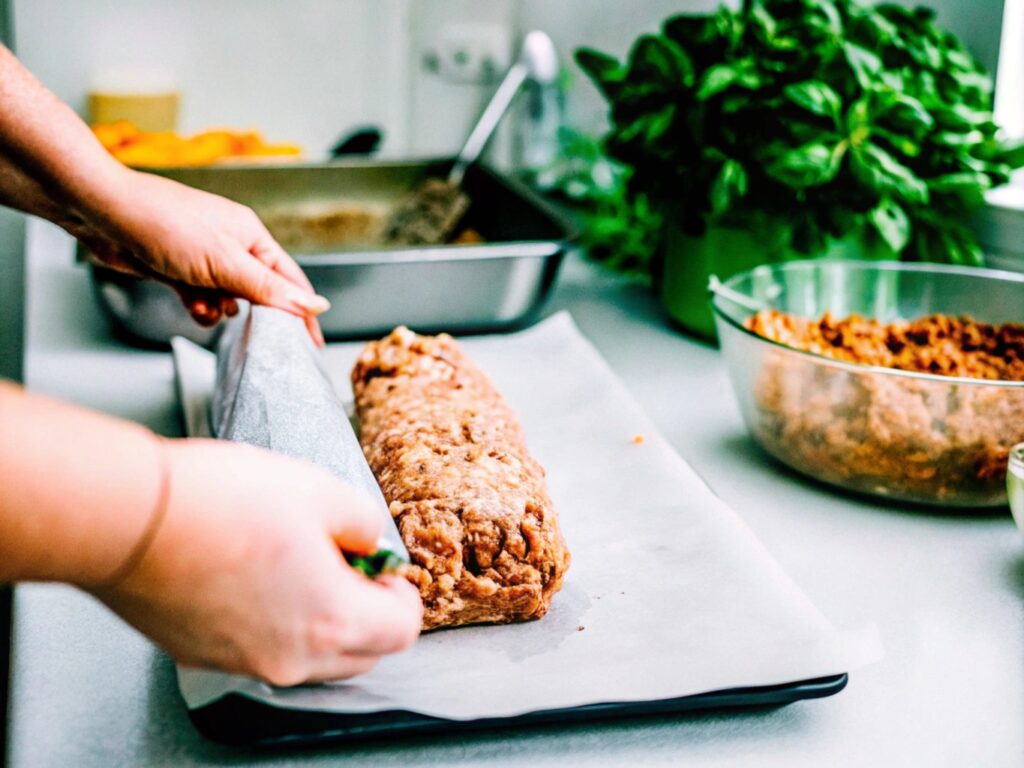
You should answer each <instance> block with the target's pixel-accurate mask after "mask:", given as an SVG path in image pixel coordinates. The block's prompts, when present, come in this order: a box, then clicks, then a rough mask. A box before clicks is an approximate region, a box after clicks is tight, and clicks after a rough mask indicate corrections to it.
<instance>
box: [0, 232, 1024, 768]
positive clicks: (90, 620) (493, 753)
mask: <svg viewBox="0 0 1024 768" xmlns="http://www.w3.org/2000/svg"><path fill="white" fill-rule="evenodd" d="M27 271H28V297H27V298H28V318H27V368H26V376H27V382H28V385H29V387H31V388H32V389H34V390H36V391H40V392H47V393H50V394H53V395H56V396H59V397H62V398H65V399H68V400H73V401H75V402H78V403H82V404H84V405H87V406H91V407H94V408H97V409H100V410H104V411H107V412H110V413H113V414H117V415H119V416H123V417H126V418H130V419H135V420H137V421H140V422H143V423H145V424H148V425H149V426H151V427H153V428H154V429H156V430H158V431H160V432H163V433H165V434H179V433H180V425H179V422H178V414H177V411H176V405H175V396H174V389H173V379H172V364H171V359H170V356H169V355H168V354H166V353H161V352H145V351H140V350H136V349H131V348H128V347H126V346H124V345H122V344H120V343H118V342H116V341H114V340H112V339H111V338H110V336H109V333H108V331H107V329H106V326H105V324H104V322H103V319H102V318H101V316H100V315H99V313H98V311H97V309H96V308H95V306H94V304H93V302H92V299H91V296H90V295H89V286H88V282H87V276H86V273H85V271H84V270H83V269H81V268H80V267H76V266H74V265H73V263H72V259H71V246H70V241H69V240H68V239H67V238H66V237H65V236H64V235H63V234H62V233H60V232H59V231H57V230H54V229H53V228H51V227H49V226H47V225H42V224H40V223H39V222H32V226H31V227H30V230H29V262H28V269H27ZM557 309H568V310H569V311H571V312H572V314H573V316H574V317H575V319H576V321H577V323H578V324H579V326H580V328H581V329H582V330H583V332H584V333H585V334H586V335H587V336H588V337H589V338H590V339H591V340H593V342H594V343H595V344H596V345H597V347H598V348H599V349H600V350H601V352H602V353H603V354H604V356H605V357H606V359H607V360H608V362H609V363H610V364H611V365H612V367H613V368H614V369H615V370H616V371H617V372H618V374H619V375H620V376H621V377H622V379H623V380H624V381H625V383H626V385H627V387H628V388H629V389H630V391H631V392H632V393H633V395H634V396H635V397H636V398H637V399H638V400H639V401H640V403H641V404H642V405H643V406H644V408H645V409H646V410H647V412H648V413H649V414H650V415H651V417H652V418H653V419H654V421H655V422H656V423H657V424H658V426H659V427H660V429H661V431H662V432H663V433H664V435H665V436H666V437H667V438H668V440H669V441H670V442H671V443H672V444H673V445H674V446H675V448H676V449H677V450H678V451H679V453H680V454H681V455H682V456H683V457H684V458H686V459H687V460H688V461H689V462H690V463H691V464H692V465H693V466H694V467H695V468H696V469H697V471H698V472H700V473H701V474H702V475H703V476H704V478H705V479H706V480H707V481H708V483H709V484H710V485H711V486H712V488H714V490H715V491H716V492H717V493H718V494H719V495H720V496H722V497H723V498H724V499H725V500H726V501H727V502H728V503H729V504H731V505H732V506H733V508H735V509H736V510H737V511H738V512H739V514H740V515H741V516H742V517H743V518H744V520H745V521H746V522H747V524H748V525H749V526H750V527H751V529H753V531H754V533H755V534H756V535H757V536H758V537H759V538H760V539H761V541H762V542H763V543H764V544H765V545H766V546H767V548H768V549H769V550H770V551H771V553H772V554H773V555H774V556H775V557H776V559H777V560H778V561H779V562H780V563H781V565H782V566H783V568H785V570H786V571H787V572H788V573H789V575H790V576H791V577H792V578H793V579H794V581H796V582H797V583H798V584H799V585H800V586H801V587H802V588H803V589H804V590H805V591H806V592H807V594H808V595H809V596H810V598H811V599H812V600H813V601H814V602H815V603H816V604H817V605H818V606H819V608H821V609H822V611H823V612H824V613H825V614H826V615H827V616H828V617H829V618H830V619H831V620H832V621H833V622H834V623H835V624H836V625H838V626H840V627H858V626H862V625H864V624H867V623H875V624H877V626H878V627H879V629H880V632H881V636H882V640H883V642H884V644H885V647H886V657H885V659H884V660H883V661H881V662H880V663H877V664H874V665H872V666H870V667H868V668H866V669H863V670H859V671H857V672H855V673H854V674H852V675H851V679H850V684H849V687H848V688H847V689H846V690H845V691H843V692H842V693H840V694H839V695H837V696H834V697H832V698H829V699H823V700H819V701H809V702H801V703H797V704H792V705H790V706H788V707H783V708H780V709H773V710H765V711H757V712H747V713H731V714H730V713H717V714H709V715H700V716H690V717H680V718H647V719H635V720H628V721H618V722H611V723H593V724H586V725H580V726H573V727H545V728H536V729H530V730H522V731H510V732H484V733H479V734H475V735H470V736H460V737H438V738H429V739H418V740H415V741H409V742H404V743H395V744H385V745H372V746H361V747H358V748H349V749H324V750H317V751H304V752H292V753H289V752H278V753H270V754H264V755H261V754H254V753H251V752H238V751H233V750H228V749H225V748H220V747H217V746H215V745H212V744H210V743H208V742H206V741H204V740H203V739H202V737H200V736H199V735H198V734H197V733H196V732H195V731H194V730H193V728H192V726H191V725H190V723H189V721H188V718H187V715H186V713H185V710H184V707H183V705H182V703H181V701H180V700H179V698H178V696H177V693H176V688H175V682H174V675H173V666H172V664H171V662H170V661H169V660H168V659H167V658H166V657H164V656H163V655H162V654H161V653H159V652H158V651H156V650H155V649H154V648H153V647H152V645H150V644H149V643H148V641H146V640H145V639H144V638H143V637H141V636H140V635H138V634H137V633H135V632H134V631H133V630H131V629H130V628H128V627H126V626H125V625H123V624H121V623H120V622H119V621H118V620H117V619H116V618H115V617H113V616H112V615H111V614H109V613H108V612H107V611H106V610H105V609H104V608H103V607H102V606H100V605H99V604H98V603H96V602H94V601H93V600H92V599H91V598H89V597H87V596H84V595H82V594H80V593H78V592H76V591H75V590H73V589H70V588H68V587H63V586H55V585H28V586H22V587H19V588H18V589H17V591H16V598H15V600H16V618H15V647H14V685H13V701H12V707H13V715H12V722H13V733H12V758H13V765H15V766H19V767H22V766H39V765H68V766H72V765H73V766H78V767H80V768H86V767H88V766H111V765H130V764H154V765H159V764H173V765H183V764H194V765H220V764H234V763H240V762H259V763H267V764H273V765H285V764H293V763H309V764H325V763H341V762H344V764H346V765H373V766H375V768H384V767H385V766H415V765H424V766H428V765H429V766H435V765H436V766H441V765H445V766H454V765H479V764H483V763H487V764H488V765H497V766H514V765H515V766H518V765H529V766H531V767H532V768H540V767H541V766H549V765H550V766H555V765H558V766H564V765H572V764H586V765H593V766H604V765H607V766H613V765H614V766H618V765H636V766H646V765H678V764H684V763H685V764H686V765H694V766H696V765H712V764H713V765H716V766H722V765H751V764H753V765H758V766H775V765H778V766H783V765H785V766H789V767H792V766H820V765H872V766H878V765H985V766H1000V765H1013V766H1017V765H1020V764H1021V761H1022V758H1024V538H1022V537H1021V536H1020V534H1019V533H1017V531H1016V529H1015V528H1014V527H1013V523H1012V521H1011V519H1010V516H1009V512H1008V511H1005V510H1004V511H999V512H997V513H992V514H984V515H980V516H979V515H963V514H944V513H941V512H935V511H923V510H920V509H914V508H907V507H900V506H880V505H878V504H875V503H872V502H870V501H865V500H861V499H855V498H850V497H846V496H841V495H837V494H835V493H833V492H831V491H828V490H825V489H823V488H821V487H818V486H815V485H811V484H809V483H807V482H806V481H804V480H801V479H800V478H799V477H797V476H795V475H793V474H791V473H789V472H787V471H783V470H781V469H779V468H778V467H776V466H775V465H773V464H771V463H769V462H768V461H767V459H766V458H765V456H764V455H763V454H762V453H760V451H759V450H758V449H757V448H756V447H755V446H753V445H752V444H751V442H750V440H749V439H748V438H747V436H746V434H745V432H744V429H743V425H742V423H741V421H740V417H739V412H738V410H737V408H736V405H735V403H734V401H733V397H732V393H731V391H730V389H729V383H728V380H727V378H726V375H725V371H724V369H723V365H722V361H721V360H720V358H719V356H718V354H717V352H716V351H715V350H714V349H712V348H709V347H707V346H704V345H701V344H699V343H696V342H693V341H690V340H688V339H686V338H685V337H682V336H680V335H679V334H678V333H676V332H675V331H673V330H671V329H670V328H668V327H667V325H666V323H665V320H664V318H663V316H662V314H661V313H660V311H659V309H658V307H657V304H656V302H655V301H654V299H653V298H652V297H651V295H650V294H649V293H648V292H647V291H645V290H644V289H642V288H640V287H637V286H629V285H624V284H622V283H620V282H618V281H615V280H613V279H610V278H609V277H607V276H604V275H602V274H600V273H598V272H597V271H596V270H594V269H593V268H591V267H589V266H587V265H585V264H582V263H580V262H577V261H570V262H569V263H568V264H567V265H566V268H565V269H564V270H563V273H562V276H561V279H560V282H559V288H558V290H557V294H556V296H555V298H554V300H553V301H552V302H551V304H550V306H549V307H548V310H549V311H554V310H557Z"/></svg>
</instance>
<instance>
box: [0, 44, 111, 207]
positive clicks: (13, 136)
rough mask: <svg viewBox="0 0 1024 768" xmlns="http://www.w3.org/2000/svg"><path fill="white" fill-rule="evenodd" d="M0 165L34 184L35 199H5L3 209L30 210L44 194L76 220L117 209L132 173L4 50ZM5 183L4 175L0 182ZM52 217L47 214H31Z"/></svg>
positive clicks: (0, 55)
mask: <svg viewBox="0 0 1024 768" xmlns="http://www.w3.org/2000/svg"><path fill="white" fill-rule="evenodd" d="M0 165H3V166H5V167H6V168H7V169H8V172H7V178H8V179H9V178H10V173H11V170H12V169H13V170H17V171H18V172H20V174H21V175H22V176H23V177H24V178H27V179H29V180H31V182H32V183H33V184H34V185H36V191H37V194H36V196H35V197H34V198H33V197H30V198H28V199H27V200H26V199H19V198H18V197H17V196H14V195H11V194H10V193H8V194H4V195H3V197H4V198H5V199H4V202H5V204H12V203H13V204H14V205H15V206H16V207H18V208H21V209H22V210H28V209H29V206H30V205H31V204H32V201H33V200H35V199H38V197H39V196H40V194H41V195H42V196H45V197H47V198H49V200H50V201H51V205H52V206H53V207H54V208H55V209H62V210H65V211H67V214H68V215H69V216H70V217H72V218H90V217H94V216H98V215H103V212H104V211H107V210H110V209H111V208H112V207H115V206H116V200H117V198H118V197H119V196H120V195H121V194H122V190H123V188H124V187H125V185H126V184H128V180H127V179H128V177H129V176H130V174H131V172H130V171H128V170H127V169H126V168H124V166H122V165H121V164H120V163H119V162H117V161H116V160H115V159H114V158H113V157H111V156H110V154H109V153H108V152H107V151H106V150H105V149H104V148H103V147H102V146H101V145H100V143H99V142H98V141H97V140H96V138H95V136H93V134H92V131H90V130H89V128H88V126H86V125H85V123H83V122H82V120H81V119H80V118H79V117H78V116H77V115H76V114H75V113H74V112H73V111H72V110H71V109H70V108H69V107H68V106H67V105H65V104H64V103H62V102H61V101H60V100H59V99H58V98H57V97H56V96H54V95H53V93H51V92H50V91H48V90H47V89H46V88H45V87H43V85H42V84H41V83H40V82H39V81H38V80H36V79H35V78H34V77H33V76H32V75H31V74H30V73H29V72H28V71H26V70H25V68H24V67H22V66H21V64H20V63H19V62H18V60H17V59H16V58H15V57H14V56H13V54H11V52H10V51H8V50H7V49H6V48H4V47H3V46H0ZM4 181H5V178H4V177H3V176H0V183H4ZM28 212H30V213H38V214H40V215H44V216H46V217H47V218H51V219H52V218H54V217H53V216H52V215H50V214H49V213H48V212H47V211H46V210H28Z"/></svg>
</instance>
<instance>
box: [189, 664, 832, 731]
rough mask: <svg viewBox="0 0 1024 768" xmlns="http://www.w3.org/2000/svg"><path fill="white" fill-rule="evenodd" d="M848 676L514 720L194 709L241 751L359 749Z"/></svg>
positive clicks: (728, 704) (227, 704)
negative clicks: (257, 748)
mask: <svg viewBox="0 0 1024 768" xmlns="http://www.w3.org/2000/svg"><path fill="white" fill-rule="evenodd" d="M848 679H849V677H848V675H846V674H841V675H832V676H830V677H820V678H816V679H813V680H803V681H800V682H796V683H786V684H783V685H768V686H760V687H753V688H730V689H727V690H722V691H712V692H710V693H701V694H697V695H695V696H683V697H680V698H674V699H662V700H659V701H627V702H608V703H603V704H588V705H585V706H581V707H569V708H565V709H549V710H542V711H538V712H530V713H528V714H525V715H518V716H515V717H496V718H485V719H480V720H447V719H444V718H437V717H428V716H426V715H420V714H417V713H415V712H406V711H401V710H393V711H387V712H372V713H368V714H345V713H333V712H319V711H307V710H301V709H288V708H283V707H273V706H270V705H269V704H265V703H263V702H260V701H257V700H255V699H251V698H249V697H248V696H243V695H241V694H237V693H231V694H228V695H226V696H224V697H222V698H220V699H217V700H216V701H214V702H211V703H210V704H206V705H204V706H202V707H198V708H196V709H192V710H189V717H191V719H192V722H193V724H195V726H196V728H197V729H198V730H199V732H200V733H202V734H203V735H204V736H206V737H207V738H208V739H210V740H212V741H216V742H219V743H221V744H227V745H230V746H237V747H243V746H248V747H254V746H260V747H279V748H284V747H293V746H294V747H297V746H316V745H327V744H355V743H360V742H372V741H377V740H383V739H387V740H389V741H393V740H394V739H396V738H406V737H413V736H431V735H438V734H452V733H466V732H481V731H493V730H502V729H506V728H523V727H531V726H541V725H557V724H572V723H582V722H594V721H600V720H611V719H618V718H626V717H643V716H654V715H657V716H662V717H664V716H672V715H682V714H687V713H696V712H705V711H709V710H730V709H749V708H767V707H779V706H783V705H785V704H791V703H793V702H794V701H800V700H802V699H821V698H825V697H826V696H833V695H835V694H837V693H839V692H840V691H841V690H843V688H845V687H846V683H847V681H848Z"/></svg>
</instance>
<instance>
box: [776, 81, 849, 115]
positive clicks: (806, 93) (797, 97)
mask: <svg viewBox="0 0 1024 768" xmlns="http://www.w3.org/2000/svg"><path fill="white" fill-rule="evenodd" d="M782 92H783V93H784V94H785V96H786V98H788V99H789V100H790V101H792V102H793V103H794V104H796V105H797V106H798V107H802V108H804V109H806V110H807V111H808V112H810V113H811V114H814V115H820V116H821V117H831V118H832V119H833V120H835V121H836V122H838V120H839V113H840V110H841V109H842V107H843V104H842V100H841V99H840V98H839V94H838V93H836V92H835V91H834V90H832V87H831V86H830V85H828V84H827V83H823V82H822V81H820V80H805V81H804V82H802V83H793V84H792V85H787V86H786V87H785V88H784V89H783V91H782Z"/></svg>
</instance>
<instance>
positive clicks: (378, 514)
mask: <svg viewBox="0 0 1024 768" xmlns="http://www.w3.org/2000/svg"><path fill="white" fill-rule="evenodd" d="M339 486H342V487H338V488H332V490H331V494H330V501H329V502H328V506H327V510H326V519H327V530H328V532H329V533H330V535H331V538H332V539H333V540H334V543H335V544H337V545H338V547H340V548H341V549H342V551H344V552H351V553H352V554H357V555H369V554H372V553H373V552H376V551H377V542H378V540H379V539H380V535H381V532H382V531H383V529H384V515H385V514H387V511H386V510H383V509H381V508H380V507H379V506H377V505H376V504H374V503H373V501H372V500H371V499H370V497H369V496H367V495H366V494H365V493H363V492H361V491H358V490H356V489H355V488H353V487H351V486H349V485H346V484H343V483H339Z"/></svg>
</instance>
